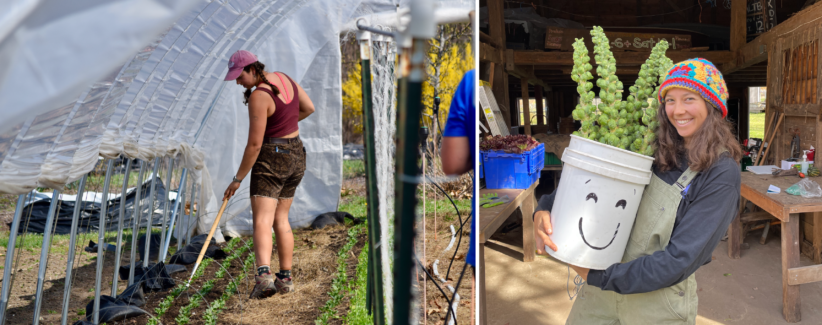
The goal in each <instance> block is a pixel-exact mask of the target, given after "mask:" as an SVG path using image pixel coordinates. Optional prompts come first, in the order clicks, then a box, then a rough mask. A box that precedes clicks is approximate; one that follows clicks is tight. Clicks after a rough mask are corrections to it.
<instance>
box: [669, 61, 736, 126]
mask: <svg viewBox="0 0 822 325" xmlns="http://www.w3.org/2000/svg"><path fill="white" fill-rule="evenodd" d="M671 88H682V89H687V90H690V91H693V92H695V93H697V94H700V95H702V98H704V99H705V100H706V101H707V102H709V103H711V104H712V105H713V106H714V107H716V108H717V109H719V110H720V111H722V118H725V116H726V115H728V107H727V106H726V105H725V102H726V101H727V100H728V86H726V85H725V79H724V78H722V73H721V72H719V70H718V69H717V68H716V66H714V64H713V63H711V61H708V60H705V59H702V58H695V59H689V60H685V61H682V62H679V63H677V64H674V66H673V67H671V69H670V70H668V74H667V75H666V76H665V81H663V82H662V85H660V86H659V102H660V103H664V101H663V99H664V98H665V93H667V92H668V90H670V89H671Z"/></svg>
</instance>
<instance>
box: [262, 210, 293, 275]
mask: <svg viewBox="0 0 822 325" xmlns="http://www.w3.org/2000/svg"><path fill="white" fill-rule="evenodd" d="M293 200H294V198H287V199H284V198H280V200H279V204H278V205H277V207H276V212H275V213H274V233H275V234H276V238H277V257H279V259H280V270H291V258H292V256H293V255H294V234H292V233H291V225H290V224H289V223H288V210H289V209H291V202H292V201H293ZM268 238H269V240H270V239H271V236H268ZM269 247H270V246H269ZM270 252H271V251H270V250H269V253H270Z"/></svg>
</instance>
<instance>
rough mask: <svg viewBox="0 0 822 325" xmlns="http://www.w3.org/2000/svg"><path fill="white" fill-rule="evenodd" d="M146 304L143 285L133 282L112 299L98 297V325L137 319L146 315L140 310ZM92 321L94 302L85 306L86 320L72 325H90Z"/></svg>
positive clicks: (145, 312)
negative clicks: (132, 318) (99, 324)
mask: <svg viewBox="0 0 822 325" xmlns="http://www.w3.org/2000/svg"><path fill="white" fill-rule="evenodd" d="M145 304H146V300H145V295H144V294H143V283H141V282H135V283H134V284H132V285H131V286H130V287H128V288H126V290H125V291H123V293H121V294H120V295H118V296H117V298H113V297H111V296H105V295H102V296H100V323H105V322H113V321H119V320H124V319H126V318H130V317H137V316H140V315H142V314H148V312H147V311H145V310H143V309H141V308H140V306H143V305H145ZM93 319H94V300H93V299H92V300H91V301H89V303H88V304H87V305H86V318H85V319H81V320H79V321H77V322H75V323H74V325H87V324H92V323H91V321H92V320H93Z"/></svg>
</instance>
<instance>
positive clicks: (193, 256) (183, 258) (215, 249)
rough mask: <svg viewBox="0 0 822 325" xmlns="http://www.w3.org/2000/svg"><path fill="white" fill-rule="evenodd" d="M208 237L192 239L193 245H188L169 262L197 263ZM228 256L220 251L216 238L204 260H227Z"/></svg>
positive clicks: (212, 239) (199, 236)
mask: <svg viewBox="0 0 822 325" xmlns="http://www.w3.org/2000/svg"><path fill="white" fill-rule="evenodd" d="M206 237H208V235H207V234H203V235H197V236H194V237H191V244H188V245H186V246H185V247H183V248H180V250H179V251H177V252H176V253H174V255H172V256H171V260H170V261H169V263H171V264H182V265H189V264H193V263H194V262H197V257H199V256H200V250H202V249H203V244H205V240H206ZM227 256H228V254H226V252H225V251H223V250H222V249H220V247H219V246H217V241H216V240H214V238H213V237H212V238H211V242H210V244H209V245H208V248H207V249H206V253H205V256H203V258H206V257H210V258H213V259H215V260H221V259H224V258H226V257H227Z"/></svg>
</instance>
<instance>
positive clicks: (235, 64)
mask: <svg viewBox="0 0 822 325" xmlns="http://www.w3.org/2000/svg"><path fill="white" fill-rule="evenodd" d="M254 62H257V56H256V55H254V53H251V52H249V51H246V50H239V51H237V52H235V53H234V54H232V55H231V58H230V59H228V73H227V74H226V75H225V80H226V81H228V80H235V79H237V77H239V76H240V74H241V73H243V68H245V66H247V65H249V64H252V63H254Z"/></svg>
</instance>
